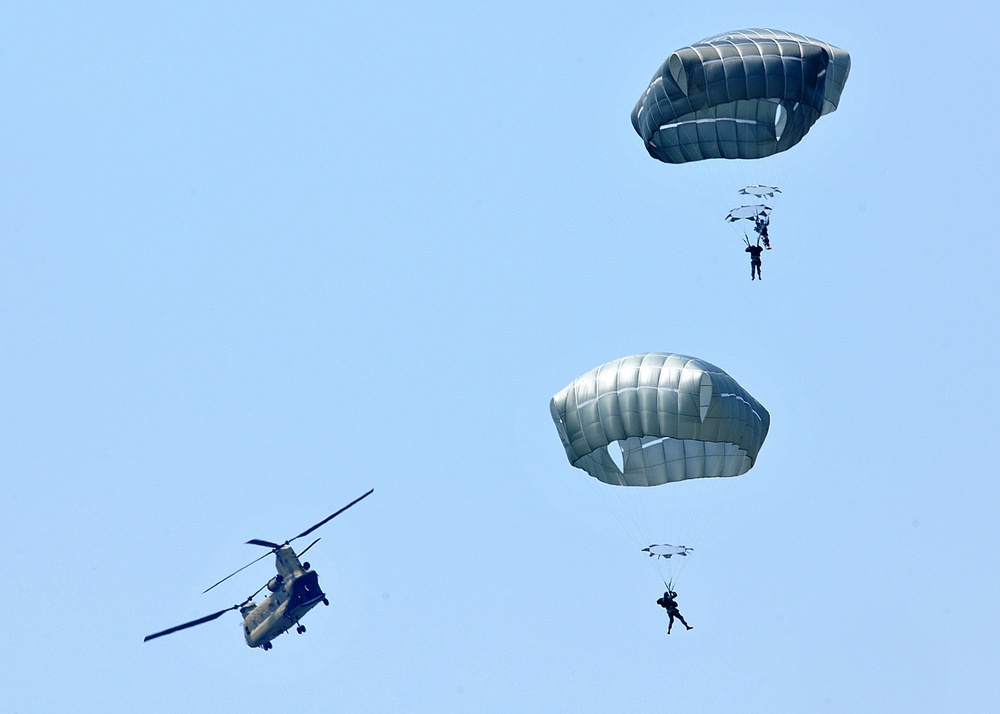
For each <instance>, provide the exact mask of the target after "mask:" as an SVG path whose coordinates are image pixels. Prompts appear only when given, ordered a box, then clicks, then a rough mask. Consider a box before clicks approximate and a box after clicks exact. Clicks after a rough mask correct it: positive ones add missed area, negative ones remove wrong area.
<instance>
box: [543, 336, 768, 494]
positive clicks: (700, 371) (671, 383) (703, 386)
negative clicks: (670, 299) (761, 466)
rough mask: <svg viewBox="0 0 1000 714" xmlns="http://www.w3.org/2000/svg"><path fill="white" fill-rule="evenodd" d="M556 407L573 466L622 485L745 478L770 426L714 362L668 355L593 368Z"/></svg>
mask: <svg viewBox="0 0 1000 714" xmlns="http://www.w3.org/2000/svg"><path fill="white" fill-rule="evenodd" d="M549 409H550V410H551V412H552V420H553V421H554V422H555V425H556V430H557V431H558V432H559V438H560V439H562V443H563V446H564V447H565V449H566V457H567V458H568V459H569V462H570V463H571V464H572V465H573V466H575V467H577V468H579V469H583V470H584V471H586V472H587V473H588V474H590V475H591V476H593V477H594V478H596V479H599V480H601V481H604V482H605V483H609V484H612V485H616V486H658V485H660V484H665V483H669V482H673V481H683V480H686V479H695V478H709V477H715V476H739V475H740V474H744V473H746V472H747V471H749V470H750V468H751V467H752V466H753V464H754V460H755V459H756V458H757V452H758V451H760V447H761V446H762V445H763V443H764V438H765V437H766V436H767V429H768V426H769V425H770V422H771V416H770V415H769V414H768V413H767V410H766V409H765V408H764V407H763V406H761V404H760V402H758V401H757V400H756V399H754V398H753V397H752V396H751V395H750V394H749V393H748V392H747V391H746V390H745V389H743V388H742V387H741V386H740V385H739V384H737V382H736V380H735V379H733V378H732V377H730V376H729V375H728V374H726V373H725V372H723V371H722V370H721V369H719V368H718V367H716V366H715V365H713V364H710V363H708V362H705V361H704V360H700V359H697V358H695V357H686V356H684V355H678V354H669V353H664V352H650V353H647V354H637V355H631V356H630V357H622V358H621V359H616V360H614V361H612V362H608V363H607V364H604V365H601V366H600V367H597V368H596V369H592V370H590V371H589V372H587V373H586V374H584V375H583V376H581V377H578V378H577V379H575V380H573V381H572V382H571V383H570V384H569V385H567V386H566V388H565V389H563V390H562V391H560V392H559V393H558V394H556V395H555V396H554V397H552V401H551V403H550V404H549ZM612 444H617V447H618V448H620V449H621V465H619V464H618V463H616V461H615V459H614V458H613V457H612V454H611V453H609V451H608V447H609V446H610V445H612Z"/></svg>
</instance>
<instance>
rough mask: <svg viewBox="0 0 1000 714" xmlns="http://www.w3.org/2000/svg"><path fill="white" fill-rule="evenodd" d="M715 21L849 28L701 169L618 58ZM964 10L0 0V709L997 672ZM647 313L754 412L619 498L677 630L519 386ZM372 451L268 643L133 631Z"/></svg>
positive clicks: (646, 346)
mask: <svg viewBox="0 0 1000 714" xmlns="http://www.w3.org/2000/svg"><path fill="white" fill-rule="evenodd" d="M744 27H772V28H778V29H784V30H788V31H792V32H799V33H803V34H806V35H810V36H814V37H817V38H820V39H823V40H825V41H827V42H830V43H832V44H834V45H837V46H839V47H842V48H844V49H846V50H848V51H849V52H850V53H851V57H852V62H853V64H852V69H851V75H850V79H849V81H848V83H847V86H846V89H845V91H844V94H843V98H842V102H841V105H840V108H839V109H838V111H836V112H835V113H833V114H830V115H827V116H825V117H823V118H822V119H821V120H820V121H819V123H818V124H817V125H816V126H815V127H814V128H813V130H812V131H811V132H810V134H809V135H808V136H807V137H806V138H805V140H804V141H803V142H802V143H801V144H800V145H799V146H797V147H796V148H795V149H793V151H791V152H788V153H787V154H786V155H784V156H782V157H776V158H773V159H767V160H765V161H761V162H756V163H755V164H754V165H752V166H751V165H750V164H749V163H748V162H740V165H739V167H738V169H737V170H734V169H732V167H727V166H723V162H711V164H710V165H709V166H708V169H707V170H702V169H693V168H692V167H671V166H668V165H666V164H661V163H659V162H657V161H654V160H653V159H651V158H650V157H649V156H648V155H647V154H646V152H645V150H644V149H643V146H642V141H641V140H640V139H639V138H638V137H637V136H636V135H635V133H634V132H633V130H632V127H631V124H630V122H629V112H630V111H631V109H632V106H633V105H634V103H635V101H636V99H637V98H638V97H639V95H640V93H641V92H642V91H643V90H644V89H645V87H646V85H647V83H648V81H649V79H650V78H651V77H652V75H653V73H654V71H655V70H656V69H657V67H658V66H659V64H660V63H661V62H662V61H663V60H664V59H665V58H666V57H667V55H668V54H669V53H670V52H671V51H672V50H674V49H676V48H678V47H681V46H683V45H686V44H690V43H691V42H694V41H697V40H699V39H701V38H704V37H707V36H709V35H713V34H716V33H719V32H722V31H726V30H732V29H738V28H744ZM998 30H1000V16H998V10H997V7H996V4H995V3H987V2H972V3H950V4H940V3H938V4H928V3H916V4H913V3H909V4H906V5H905V6H904V4H902V3H870V2H859V1H857V0H848V1H847V2H843V3H825V4H820V5H817V4H815V3H802V2H769V3H764V4H762V3H759V2H756V3H749V2H747V3H731V4H728V5H721V6H720V5H719V4H716V3H708V4H702V5H699V4H691V3H685V4H677V3H668V2H659V3H651V2H624V3H610V4H605V6H604V7H596V6H593V5H587V4H581V3H570V2H553V3H534V2H521V1H514V2H510V1H504V2H495V1H493V0H486V1H485V2H479V3H468V2H452V3H431V4H412V3H388V4H384V3H383V4H377V5H372V6H366V5H364V4H343V3H339V4H333V5H331V4H329V3H319V2H296V3H291V4H289V3H284V4H281V3H262V2H239V3H236V2H230V3H207V4H206V3H187V2H176V3H167V4H162V3H161V4H160V6H159V7H156V8H151V7H149V6H148V4H147V5H146V6H144V7H142V8H138V7H135V8H133V7H128V6H126V4H123V3H101V2H91V3H65V2H44V1H39V2H33V3H20V4H17V5H10V4H8V5H7V6H6V7H5V8H4V9H3V10H2V12H0V83H2V84H0V95H2V97H3V101H2V102H0V148H2V171H0V367H2V369H0V405H2V409H0V418H2V424H0V479H2V484H3V488H2V500H0V541H2V542H4V543H5V545H6V547H5V553H6V555H5V558H4V563H5V568H4V570H5V588H4V592H5V604H4V606H3V609H4V612H5V616H4V628H3V629H4V637H3V647H2V649H0V691H2V693H3V695H2V696H3V702H4V703H3V709H4V710H5V711H9V712H21V713H33V712H43V713H47V712H66V711H75V712H137V711H143V712H178V711H188V712H220V711H259V710H261V708H270V709H273V710H278V711H280V710H281V709H282V708H286V707H292V708H293V709H295V710H303V711H352V712H434V713H440V712H507V711H517V712H557V711H573V712H643V711H685V712H716V711H741V712H768V713H779V712H845V711H852V712H885V711H906V712H935V713H937V712H943V711H962V712H982V711H988V710H989V709H991V708H992V707H994V706H995V705H996V702H997V701H998V700H1000V683H998V679H997V677H996V667H997V663H998V661H1000V644H998V643H1000V617H998V615H997V606H996V602H995V600H996V593H997V592H998V591H1000V574H998V565H1000V563H998V560H1000V559H998V557H997V543H998V541H1000V525H998V520H997V510H998V504H1000V480H998V468H997V458H996V454H997V449H998V444H1000V430H998V427H997V418H996V414H997V409H998V404H1000V388H998V384H997V378H996V371H995V364H996V362H997V359H998V357H1000V350H998V347H997V338H996V331H997V324H998V319H997V318H998V313H1000V310H998V304H1000V301H998V299H997V292H996V266H997V263H998V259H1000V249H998V247H997V237H996V233H997V228H996V220H995V214H996V197H997V189H998V180H997V165H998V159H1000V142H998V138H997V137H998V134H997V130H996V125H997V117H998V116H1000V99H998V94H997V90H998V89H1000V87H998V85H997V75H996V71H995V68H996V53H997V50H998V45H997V37H998V36H1000V35H998ZM731 171H732V172H733V173H731ZM739 172H743V173H742V174H740V175H735V174H736V173H739ZM745 179H746V180H748V181H749V182H751V183H757V182H762V183H768V182H771V181H774V182H776V183H778V185H780V186H781V187H782V190H783V193H782V194H781V195H780V196H779V197H778V198H776V199H775V202H774V205H775V211H774V214H773V218H772V229H771V234H772V238H773V245H774V250H772V251H770V252H768V253H766V254H765V255H764V265H763V272H764V280H763V282H760V283H758V282H751V281H750V280H749V261H748V259H747V256H746V255H745V254H744V253H743V245H742V239H741V236H740V234H739V233H737V232H735V231H734V230H733V228H732V227H731V226H729V225H727V224H726V223H725V222H724V221H723V220H722V217H723V216H724V215H725V214H726V212H727V211H728V210H729V209H730V208H732V207H733V206H734V205H737V204H738V203H739V202H740V201H739V196H737V194H736V189H738V188H739V187H740V186H741V185H742V183H741V182H742V181H744V180H745ZM645 351H665V352H680V353H683V354H689V355H694V356H697V357H700V358H703V359H705V360H708V361H710V362H712V363H714V364H717V365H718V366H720V367H722V368H723V369H725V370H726V371H727V372H729V373H730V374H731V375H733V376H734V377H735V378H736V379H737V380H738V381H739V382H740V383H741V384H742V385H743V386H744V387H745V388H746V389H747V390H748V391H749V392H750V393H751V394H753V395H754V396H755V397H756V398H757V399H758V400H760V402H761V403H762V404H764V406H766V407H767V409H768V410H769V411H770V413H771V419H772V421H771V431H770V434H769V436H768V438H767V442H766V443H765V444H764V447H763V449H762V450H761V452H760V456H759V459H758V461H757V464H756V466H755V467H754V469H753V470H752V471H751V472H750V473H749V474H747V475H745V476H743V477H741V478H739V479H727V480H724V481H718V482H714V483H708V484H700V485H699V484H678V485H677V488H676V489H674V491H675V493H676V498H675V497H674V495H673V494H668V495H666V496H665V498H666V501H664V500H660V501H657V502H656V504H662V512H661V511H660V510H659V509H660V508H661V506H660V505H654V507H653V514H652V515H653V518H654V521H655V524H654V533H653V534H652V536H653V539H654V540H662V539H666V538H667V536H668V535H669V533H670V532H671V529H673V528H675V527H676V523H677V522H680V521H681V520H682V519H683V520H684V522H685V523H687V522H693V523H694V528H693V529H692V530H691V531H690V532H691V534H692V536H693V541H691V542H688V543H686V544H687V545H691V546H694V547H695V552H694V554H693V555H692V556H691V557H690V558H689V559H688V560H687V561H685V564H686V567H685V568H684V570H683V573H682V575H681V578H680V580H679V581H678V584H677V589H678V591H679V593H680V598H679V599H680V604H681V610H682V612H683V613H684V615H685V616H686V617H687V618H688V620H689V621H690V622H691V623H692V624H693V625H694V626H695V629H694V630H693V631H692V632H684V631H680V632H677V631H675V632H674V634H672V635H670V636H669V637H667V636H666V634H665V629H666V616H665V614H664V612H663V611H662V610H661V609H660V608H658V607H657V606H656V605H655V603H654V601H655V599H656V598H657V596H658V595H659V594H660V593H661V592H662V583H661V582H660V580H659V576H658V574H657V572H656V570H655V569H654V568H651V567H649V560H648V559H645V558H644V556H643V555H642V554H641V553H640V552H638V550H637V549H636V547H635V543H634V542H633V541H632V540H631V539H630V538H629V537H628V536H627V535H626V534H625V532H624V531H623V529H622V528H621V526H620V524H619V522H618V520H617V519H616V517H615V514H614V513H613V512H612V509H611V508H609V507H608V506H607V505H606V503H605V501H604V500H603V498H602V494H601V493H600V491H599V489H597V488H595V486H596V484H595V482H593V480H592V479H590V478H589V477H588V476H587V475H586V474H585V473H584V472H582V471H579V470H577V469H574V468H572V467H571V466H570V465H569V464H568V463H567V461H566V458H565V455H564V452H563V449H562V446H561V444H560V442H559V439H558V437H557V435H556V431H555V429H554V427H553V425H552V423H551V419H550V417H549V411H548V401H549V399H550V398H551V396H552V395H553V394H554V393H555V392H556V391H558V390H559V389H561V388H562V387H563V386H565V385H566V384H567V383H569V382H570V381H571V380H572V379H573V378H575V377H576V376H578V375H580V374H582V373H583V372H585V371H587V370H589V369H591V368H593V367H595V366H597V365H599V364H602V363H604V362H606V361H608V360H611V359H614V358H617V357H621V356H624V355H628V354H632V353H635V352H645ZM702 486H704V487H702ZM372 487H374V488H375V493H374V495H373V496H371V497H370V498H369V499H367V500H365V501H364V502H363V503H361V504H359V505H358V506H356V507H355V508H354V509H352V510H350V511H348V512H347V513H345V514H344V515H343V516H341V517H339V518H337V519H335V520H334V521H332V522H331V523H330V524H328V525H326V526H324V527H323V529H322V530H321V531H319V533H318V535H320V536H322V540H321V541H320V543H319V544H318V545H317V546H316V547H315V548H314V549H313V550H312V551H310V554H309V560H310V561H311V562H312V563H313V566H314V567H315V568H316V570H317V571H318V572H319V575H320V582H321V584H322V585H323V587H324V588H325V590H326V591H327V593H328V596H329V598H330V600H331V607H329V608H320V609H318V610H315V611H313V613H311V614H310V615H309V617H308V618H307V620H305V624H306V625H307V626H308V630H309V631H308V632H307V633H306V634H305V635H302V636H299V635H296V634H295V633H294V632H293V633H291V634H288V635H285V636H282V637H281V638H279V639H277V640H276V641H275V646H274V649H273V650H271V651H270V652H263V651H261V650H251V649H249V648H247V647H246V645H245V644H244V642H243V639H242V634H241V631H240V622H239V617H238V615H236V614H235V613H232V614H227V615H226V616H224V617H222V618H220V619H219V620H217V621H215V622H213V623H210V624H206V625H204V626H202V627H199V628H194V629H191V630H188V631H185V632H182V633H178V634H175V635H172V636H170V637H167V638H163V639H160V640H157V641H155V642H151V643H146V644H143V642H142V637H143V636H144V635H146V634H148V633H150V632H154V631H157V630H160V629H163V628H166V627H169V626H171V625H174V624H178V623H181V622H184V621H186V620H190V619H194V618H196V617H199V616H201V615H205V614H208V613H211V612H214V611H216V610H219V609H222V608H223V607H226V606H228V605H231V604H234V603H237V602H240V601H241V600H242V599H243V598H245V597H246V596H247V595H249V594H250V593H251V592H253V591H254V590H256V589H257V588H258V587H259V586H260V585H262V584H263V583H264V582H265V581H266V579H267V578H269V577H270V576H271V574H272V573H273V566H272V565H271V563H270V559H267V560H265V561H262V562H261V563H258V564H257V565H255V566H254V567H253V568H250V569H248V570H247V571H245V572H244V573H241V574H240V575H239V576H237V577H235V578H233V579H232V580H230V581H228V582H227V583H226V584H225V585H223V586H220V587H219V588H217V589H216V590H213V591H212V592H211V593H209V594H207V595H201V594H200V593H201V591H202V590H203V589H204V588H205V587H207V586H208V585H210V584H211V583H213V582H215V581H216V580H218V579H219V578H221V577H222V576H224V575H225V574H227V573H229V572H231V571H232V570H235V569H236V568H238V567H239V566H241V565H243V564H244V563H246V562H249V561H250V560H251V559H252V558H254V557H256V556H257V555H258V554H259V553H258V549H256V548H254V547H252V546H247V545H243V542H244V541H246V540H247V539H248V538H263V539H267V540H279V541H280V540H284V539H286V538H288V537H289V536H291V535H294V534H296V533H298V532H300V531H302V530H304V529H305V528H307V527H309V526H310V525H312V524H313V523H315V522H316V521H318V520H320V519H321V518H323V517H324V516H326V515H327V514H329V513H331V512H333V511H334V510H336V509H337V508H339V507H340V506H341V505H343V504H345V503H347V502H348V501H350V500H351V499H353V498H355V497H357V496H359V495H360V494H362V493H363V492H364V491H366V490H367V489H369V488H372ZM681 507H682V508H683V509H684V510H686V511H687V512H685V513H684V514H682V515H678V514H675V513H674V509H675V508H681ZM689 516H690V520H688V519H689ZM661 525H662V531H663V534H664V535H662V536H661V535H660V530H659V529H660V526H661Z"/></svg>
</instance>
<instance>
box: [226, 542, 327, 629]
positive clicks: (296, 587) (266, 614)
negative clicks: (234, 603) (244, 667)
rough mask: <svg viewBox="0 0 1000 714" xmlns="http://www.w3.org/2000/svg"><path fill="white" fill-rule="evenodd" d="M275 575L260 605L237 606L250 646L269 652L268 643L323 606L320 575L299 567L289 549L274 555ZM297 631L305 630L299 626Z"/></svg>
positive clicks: (282, 549) (253, 603)
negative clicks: (268, 591)
mask: <svg viewBox="0 0 1000 714" xmlns="http://www.w3.org/2000/svg"><path fill="white" fill-rule="evenodd" d="M275 568H276V569H277V571H278V574H277V575H276V576H275V577H273V578H271V580H270V581H268V583H267V589H268V590H270V591H271V594H270V595H268V596H267V597H266V598H264V601H263V602H261V603H259V604H258V603H256V602H253V601H251V602H248V603H246V604H244V605H243V606H242V607H240V614H241V615H242V616H243V637H244V639H245V640H246V643H247V645H249V646H250V647H263V648H264V649H270V645H269V643H270V642H271V640H273V639H274V638H275V637H277V636H278V635H281V634H283V633H285V632H287V631H288V630H289V629H291V627H292V625H297V624H298V622H299V620H300V619H301V618H302V617H303V616H304V615H305V614H306V613H307V612H309V611H310V610H312V609H313V608H314V607H316V605H318V604H319V603H321V602H324V603H326V602H327V600H326V595H325V594H324V593H323V590H322V589H321V588H320V586H319V576H318V575H317V574H316V572H315V571H314V570H310V569H309V564H308V563H305V564H302V563H300V562H299V558H298V556H297V555H295V551H294V550H292V548H291V547H289V546H287V545H285V546H282V547H281V548H279V549H278V551H277V552H276V553H275ZM299 631H300V632H304V631H305V628H303V627H301V626H300V630H299Z"/></svg>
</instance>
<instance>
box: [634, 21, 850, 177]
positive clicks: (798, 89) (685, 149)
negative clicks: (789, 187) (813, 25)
mask: <svg viewBox="0 0 1000 714" xmlns="http://www.w3.org/2000/svg"><path fill="white" fill-rule="evenodd" d="M850 71H851V56H850V55H849V54H848V53H847V52H845V51H844V50H842V49H840V48H839V47H834V46H833V45H830V44H827V43H825V42H821V41H820V40H814V39H812V38H810V37H806V36H805V35H797V34H794V33H791V32H782V31H780V30H762V29H751V30H736V31H734V32H727V33H725V34H722V35H718V36H716V37H710V38H708V39H705V40H702V41H701V42H698V43H696V44H693V45H691V46H689V47H682V48H681V49H679V50H677V51H676V52H674V53H673V54H671V55H670V57H668V58H667V60H666V61H665V62H664V63H663V65H662V66H661V67H660V69H659V70H657V72H656V74H655V75H653V79H652V81H651V82H650V84H649V87H647V88H646V91H645V92H643V93H642V97H640V98H639V101H638V102H637V103H636V105H635V108H634V109H633V110H632V126H634V127H635V130H636V132H637V133H638V134H639V136H641V137H642V140H643V141H644V142H645V144H646V150H647V151H648V152H649V154H650V156H652V157H653V158H654V159H659V160H660V161H665V162H667V163H669V164H682V163H685V162H688V161H700V160H702V159H759V158H763V157H765V156H770V155H772V154H776V153H778V152H779V151H785V150H787V149H790V148H791V147H793V146H795V145H796V144H797V143H799V142H800V141H801V140H802V137H804V136H805V135H806V132H808V131H809V129H810V127H812V125H813V124H815V123H816V120H817V119H819V118H820V116H822V115H823V114H828V113H830V112H832V111H834V110H835V109H836V108H837V104H838V103H839V102H840V94H841V92H842V91H843V89H844V84H845V83H846V82H847V75H848V74H849V73H850Z"/></svg>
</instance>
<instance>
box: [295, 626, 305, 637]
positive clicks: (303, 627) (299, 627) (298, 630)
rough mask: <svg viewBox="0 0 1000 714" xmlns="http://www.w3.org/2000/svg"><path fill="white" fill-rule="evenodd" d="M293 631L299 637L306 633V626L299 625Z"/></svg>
mask: <svg viewBox="0 0 1000 714" xmlns="http://www.w3.org/2000/svg"><path fill="white" fill-rule="evenodd" d="M295 631H296V632H298V633H299V634H300V635H301V634H302V633H303V632H305V631H306V626H305V625H299V626H298V627H296V628H295Z"/></svg>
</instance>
